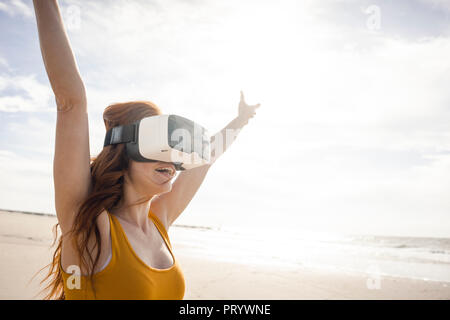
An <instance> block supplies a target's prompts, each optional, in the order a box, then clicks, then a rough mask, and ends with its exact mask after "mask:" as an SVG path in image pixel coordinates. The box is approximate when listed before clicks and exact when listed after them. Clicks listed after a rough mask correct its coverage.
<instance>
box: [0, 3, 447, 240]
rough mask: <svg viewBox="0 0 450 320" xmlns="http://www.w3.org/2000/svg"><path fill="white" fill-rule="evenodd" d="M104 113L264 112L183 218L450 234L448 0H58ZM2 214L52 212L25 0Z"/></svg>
mask: <svg viewBox="0 0 450 320" xmlns="http://www.w3.org/2000/svg"><path fill="white" fill-rule="evenodd" d="M59 4H60V7H61V12H62V15H63V18H64V22H65V26H66V29H67V32H68V35H69V39H70V42H71V45H72V49H73V51H74V54H75V57H76V60H77V64H78V67H79V70H80V73H81V76H82V78H83V81H84V83H85V86H86V90H87V98H88V112H89V115H88V116H89V133H90V148H91V150H90V151H91V155H96V154H98V153H99V152H100V151H101V148H102V145H103V139H104V134H105V127H104V124H103V120H102V113H103V110H104V108H105V107H106V106H108V105H109V104H111V103H114V102H124V101H130V100H150V101H152V102H154V103H156V104H157V105H158V106H160V108H161V109H162V111H163V112H164V113H167V114H179V115H182V116H185V117H187V118H190V119H193V120H195V121H197V122H199V123H201V124H202V125H204V126H205V127H207V128H208V129H209V131H210V132H211V133H215V132H217V131H219V130H220V129H222V128H223V127H224V126H225V125H226V124H227V123H228V122H229V121H231V120H232V119H233V118H234V117H235V116H237V112H238V103H239V91H240V90H243V91H244V94H245V97H246V100H247V102H248V103H249V104H256V103H261V107H260V108H259V109H258V110H257V114H256V116H255V117H254V118H252V119H251V120H250V121H249V123H248V125H247V126H245V127H244V128H243V129H242V131H241V132H240V134H239V136H238V137H237V139H236V141H235V142H234V144H233V145H232V146H231V147H230V149H228V151H227V152H226V153H225V154H223V155H222V157H221V158H220V159H218V160H217V162H216V163H215V164H214V165H213V166H212V168H211V169H210V170H209V172H208V175H207V177H206V178H205V180H204V182H203V184H202V186H201V187H200V189H199V191H198V192H197V194H196V196H195V197H194V198H193V200H192V201H191V203H190V204H189V206H188V207H187V209H186V210H185V211H184V212H183V213H182V215H181V216H180V217H179V218H178V219H177V221H176V223H178V224H190V225H202V226H214V227H236V228H242V229H243V230H245V229H248V228H260V229H261V230H266V231H267V232H270V233H274V234H277V235H279V236H283V234H285V233H286V232H319V233H324V234H334V233H337V234H340V233H345V234H376V235H394V236H423V237H450V197H449V192H450V90H448V84H449V83H450V59H448V57H450V23H449V22H450V1H447V0H399V1H364V0H334V1H331V0H324V1H313V0H310V1H294V0H280V1H265V0H264V1H261V0H259V1H256V0H246V1H242V0H241V1H238V0H226V1H225V0H222V1H217V0H208V1H206V0H190V1H187V0H184V1H181V0H174V1H162V0H159V1H143V0H136V1H124V0H116V1H113V0H104V1H100V0H98V1H89V2H88V1H77V0H64V1H63V0H60V1H59ZM0 30H2V31H1V32H0V134H1V139H0V208H2V209H10V210H22V211H34V212H46V213H55V209H54V191H53V178H52V161H53V152H54V138H55V124H56V105H55V100H54V97H53V94H52V91H51V88H50V85H49V81H48V79H47V75H46V73H45V69H44V65H43V62H42V58H41V54H40V49H39V42H38V37H37V29H36V22H35V16H34V10H33V7H32V2H31V1H30V0H0Z"/></svg>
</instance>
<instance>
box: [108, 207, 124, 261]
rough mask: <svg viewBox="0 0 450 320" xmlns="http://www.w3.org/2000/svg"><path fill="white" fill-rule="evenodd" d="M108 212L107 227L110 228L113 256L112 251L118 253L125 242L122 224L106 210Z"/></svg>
mask: <svg viewBox="0 0 450 320" xmlns="http://www.w3.org/2000/svg"><path fill="white" fill-rule="evenodd" d="M106 212H107V213H108V217H109V228H110V234H111V249H112V251H113V255H112V256H113V257H114V256H115V254H114V253H116V254H118V253H119V251H122V250H121V247H122V246H124V243H125V237H124V236H125V235H124V234H123V230H122V226H121V225H119V224H118V223H119V222H118V221H117V218H116V217H115V216H114V215H113V214H112V213H110V212H109V211H106Z"/></svg>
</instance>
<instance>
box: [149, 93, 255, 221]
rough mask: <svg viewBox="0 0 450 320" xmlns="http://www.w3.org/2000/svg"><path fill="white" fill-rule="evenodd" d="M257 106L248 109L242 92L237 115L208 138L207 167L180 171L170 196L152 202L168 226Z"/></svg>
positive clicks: (154, 208) (195, 191) (164, 195)
mask: <svg viewBox="0 0 450 320" xmlns="http://www.w3.org/2000/svg"><path fill="white" fill-rule="evenodd" d="M259 105H260V104H256V105H253V106H249V105H247V104H246V103H245V101H244V95H243V93H242V92H241V101H240V103H239V115H238V116H237V117H236V118H234V119H233V120H231V121H230V122H229V123H228V124H227V125H226V126H225V127H224V128H223V129H222V130H220V131H219V132H218V133H216V134H215V135H214V136H212V137H211V146H212V149H213V150H212V152H211V153H212V155H211V161H210V163H209V164H207V165H203V166H201V167H197V168H194V169H190V170H186V171H182V172H181V173H180V174H179V175H178V177H177V179H176V180H175V182H174V183H173V185H172V190H171V191H170V192H168V193H163V194H161V195H160V196H158V197H157V198H156V199H154V200H152V204H151V206H152V210H154V211H155V212H158V214H159V215H160V216H165V217H166V219H167V225H168V226H170V225H172V223H173V222H174V221H175V220H176V219H177V218H178V217H179V216H180V214H181V213H182V212H183V211H184V209H185V208H186V207H187V206H188V204H189V202H191V200H192V198H193V197H194V195H195V194H196V193H197V190H198V189H199V188H200V185H201V184H202V182H203V180H204V179H205V176H206V174H207V173H208V171H209V168H211V166H212V165H213V164H214V163H215V161H216V160H217V159H218V158H219V157H220V156H221V155H222V154H223V153H224V152H225V151H226V150H227V149H228V148H229V147H230V145H231V144H232V143H233V142H234V141H235V139H236V137H237V135H238V134H239V132H240V130H241V129H242V128H243V127H244V126H245V125H246V124H247V123H248V121H249V119H250V118H252V117H253V116H254V115H255V109H256V108H258V107H259Z"/></svg>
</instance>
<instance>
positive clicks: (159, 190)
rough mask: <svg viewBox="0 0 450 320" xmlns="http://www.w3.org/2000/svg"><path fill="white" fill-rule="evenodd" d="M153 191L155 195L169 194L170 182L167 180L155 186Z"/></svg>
mask: <svg viewBox="0 0 450 320" xmlns="http://www.w3.org/2000/svg"><path fill="white" fill-rule="evenodd" d="M155 189H156V193H157V194H161V193H166V192H170V191H171V190H172V180H169V181H167V182H166V183H163V184H159V185H157V187H156V188H155Z"/></svg>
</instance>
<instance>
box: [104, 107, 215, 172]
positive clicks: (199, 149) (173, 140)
mask: <svg viewBox="0 0 450 320" xmlns="http://www.w3.org/2000/svg"><path fill="white" fill-rule="evenodd" d="M118 143H125V144H126V151H127V155H128V156H129V157H130V158H131V159H133V160H135V161H139V162H156V161H162V162H171V163H173V165H174V166H175V168H176V170H179V171H180V170H186V169H192V168H195V167H199V166H202V165H205V164H208V163H209V161H210V157H211V150H210V136H209V134H208V131H207V130H206V129H205V128H204V127H202V126H201V125H199V124H197V123H195V122H194V121H191V120H189V119H186V118H184V117H181V116H177V115H174V114H170V115H157V116H151V117H147V118H143V119H141V120H138V121H136V122H133V123H131V124H127V125H121V126H117V127H114V128H111V129H109V130H108V131H107V132H106V137H105V142H104V144H103V146H104V147H105V146H108V145H113V144H118Z"/></svg>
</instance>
